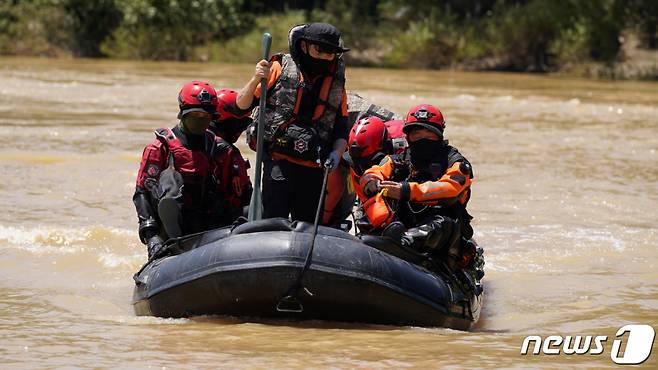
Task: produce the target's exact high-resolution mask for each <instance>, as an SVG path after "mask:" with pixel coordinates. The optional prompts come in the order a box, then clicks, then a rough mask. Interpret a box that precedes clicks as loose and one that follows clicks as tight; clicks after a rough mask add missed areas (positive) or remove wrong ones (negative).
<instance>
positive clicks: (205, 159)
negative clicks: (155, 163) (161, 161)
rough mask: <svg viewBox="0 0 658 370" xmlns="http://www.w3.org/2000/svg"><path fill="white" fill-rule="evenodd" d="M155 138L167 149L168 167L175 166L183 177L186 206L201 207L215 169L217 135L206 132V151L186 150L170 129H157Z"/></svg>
mask: <svg viewBox="0 0 658 370" xmlns="http://www.w3.org/2000/svg"><path fill="white" fill-rule="evenodd" d="M155 136H156V137H157V138H158V139H159V140H160V141H161V142H162V144H163V145H164V147H165V152H166V153H167V161H166V163H167V167H170V166H173V168H174V169H175V170H176V171H177V172H178V173H180V174H181V176H182V177H183V182H184V183H185V186H184V187H183V197H184V201H185V205H186V206H193V207H196V206H201V205H202V203H203V200H204V198H206V190H208V189H207V188H206V185H207V182H208V180H209V177H210V176H212V173H213V171H214V169H215V163H214V161H213V160H212V158H213V152H214V147H215V146H214V142H215V135H214V134H212V133H211V132H206V143H205V150H204V151H201V150H190V149H188V148H186V147H185V146H183V143H181V141H180V139H178V138H177V137H176V135H175V134H174V132H173V131H172V130H171V129H168V128H161V129H157V130H156V131H155Z"/></svg>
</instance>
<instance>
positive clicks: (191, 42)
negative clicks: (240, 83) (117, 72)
mask: <svg viewBox="0 0 658 370" xmlns="http://www.w3.org/2000/svg"><path fill="white" fill-rule="evenodd" d="M314 21H324V22H330V23H333V24H334V25H336V26H337V27H338V28H339V29H341V31H342V32H343V34H344V39H345V44H346V45H347V46H349V47H351V48H352V51H351V52H350V53H348V54H347V58H348V61H349V63H350V65H363V66H386V67H395V68H431V69H439V68H457V69H467V70H504V71H530V72H552V71H569V70H575V71H580V72H581V73H584V74H589V75H598V76H603V77H613V78H614V77H624V75H623V73H622V72H623V70H622V69H620V66H623V65H624V62H625V61H627V60H628V59H629V57H633V56H634V55H636V54H637V53H636V54H633V53H629V52H628V50H631V48H630V47H629V45H630V46H632V48H633V49H634V50H643V51H655V50H656V49H658V1H656V0H560V1H550V0H434V1H430V0H415V1H414V0H361V1H353V0H334V1H326V0H310V1H301V0H287V1H285V0H284V1H282V0H268V1H265V0H253V1H252V0H0V54H9V55H38V56H55V57H62V56H72V57H110V58H126V59H147V60H180V61H186V60H195V61H199V60H200V61H217V62H253V61H254V60H256V59H257V58H258V55H259V54H260V51H259V49H260V37H261V35H262V32H264V31H268V32H270V33H272V35H273V37H274V46H273V47H274V49H273V50H286V49H287V33H288V30H289V29H290V28H291V27H292V26H294V25H296V24H299V23H304V22H314ZM637 55H644V56H649V61H648V63H647V62H646V61H645V63H644V65H645V66H647V68H648V69H647V71H644V72H643V73H640V74H638V75H637V76H635V77H640V78H657V76H656V74H657V73H656V71H657V70H658V65H657V64H658V62H657V61H656V60H655V55H658V54H656V53H649V54H641V53H640V54H637ZM651 58H654V60H653V61H652V60H651Z"/></svg>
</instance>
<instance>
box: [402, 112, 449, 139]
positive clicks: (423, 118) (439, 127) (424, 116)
mask: <svg viewBox="0 0 658 370" xmlns="http://www.w3.org/2000/svg"><path fill="white" fill-rule="evenodd" d="M414 128H425V129H428V130H430V131H432V132H434V133H435V134H437V135H439V136H440V137H443V130H444V129H445V128H446V121H445V119H444V118H443V113H441V111H440V110H439V108H437V107H435V106H433V105H430V104H421V105H417V106H415V107H413V108H411V109H409V112H408V113H407V117H406V118H405V119H404V128H403V129H402V131H404V133H405V134H409V132H411V130H413V129H414Z"/></svg>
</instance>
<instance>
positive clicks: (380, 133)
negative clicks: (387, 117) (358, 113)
mask: <svg viewBox="0 0 658 370" xmlns="http://www.w3.org/2000/svg"><path fill="white" fill-rule="evenodd" d="M387 140H388V133H387V132H386V125H385V124H384V122H383V121H382V120H381V119H380V118H379V117H374V116H371V117H364V118H361V119H360V120H359V121H357V122H356V123H355V124H354V126H352V130H351V131H350V136H349V138H348V141H347V144H348V148H349V151H350V156H351V157H352V158H353V159H356V158H366V157H370V156H371V155H373V154H375V153H377V152H382V151H384V145H385V143H386V141H387Z"/></svg>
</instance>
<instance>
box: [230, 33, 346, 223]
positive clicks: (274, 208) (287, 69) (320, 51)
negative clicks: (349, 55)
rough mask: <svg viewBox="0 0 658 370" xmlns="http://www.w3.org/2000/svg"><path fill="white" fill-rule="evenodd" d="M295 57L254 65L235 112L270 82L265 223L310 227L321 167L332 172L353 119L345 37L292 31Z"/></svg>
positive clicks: (251, 103)
mask: <svg viewBox="0 0 658 370" xmlns="http://www.w3.org/2000/svg"><path fill="white" fill-rule="evenodd" d="M288 41H289V46H290V54H276V55H274V56H273V57H272V58H271V60H270V61H267V60H261V61H260V62H258V64H257V65H256V70H255V73H254V75H253V77H252V79H251V80H250V81H249V82H248V83H247V84H246V85H245V86H244V88H243V89H242V90H241V92H240V94H239V96H238V99H237V106H238V107H239V108H240V109H243V110H247V109H250V108H252V107H254V106H257V105H258V103H257V101H256V100H257V99H258V98H259V97H260V86H259V83H260V81H261V80H262V79H267V87H268V95H267V104H266V109H265V112H260V111H259V109H258V108H256V110H255V113H254V120H255V121H258V117H259V116H260V115H261V114H265V132H264V133H263V134H264V139H265V145H264V147H265V150H266V153H265V156H264V158H265V159H264V169H263V207H264V209H263V211H264V217H266V218H270V217H288V215H291V216H292V219H293V220H302V221H307V222H313V219H314V216H315V208H314V206H312V205H314V204H318V201H319V198H320V190H321V188H322V179H323V172H322V168H321V165H322V164H323V163H327V164H328V165H329V166H330V167H331V169H332V170H335V169H336V168H337V167H338V164H339V161H340V158H341V156H342V155H343V152H344V151H345V148H346V146H347V135H348V132H349V127H348V112H347V96H346V93H345V62H344V61H343V58H342V53H344V52H346V51H348V50H349V49H346V48H343V47H342V45H341V44H342V43H341V35H340V32H339V31H338V29H336V27H334V26H332V25H330V24H326V23H311V24H304V25H300V26H296V27H293V28H292V29H291V30H290V34H289V39H288Z"/></svg>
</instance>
